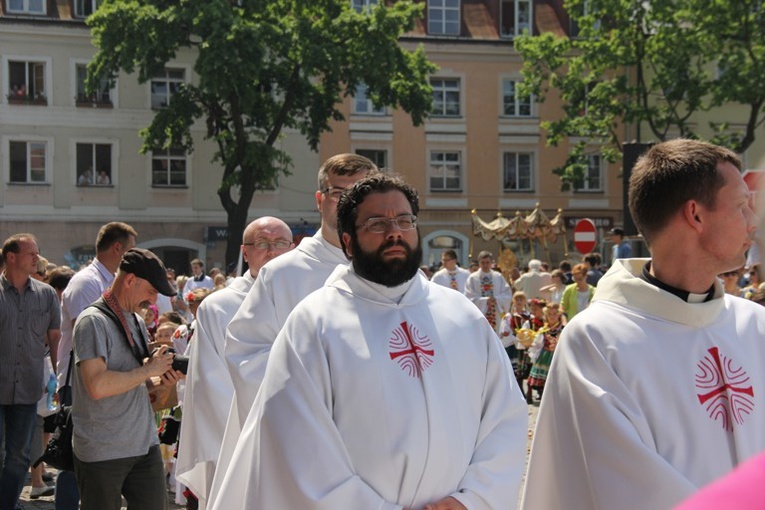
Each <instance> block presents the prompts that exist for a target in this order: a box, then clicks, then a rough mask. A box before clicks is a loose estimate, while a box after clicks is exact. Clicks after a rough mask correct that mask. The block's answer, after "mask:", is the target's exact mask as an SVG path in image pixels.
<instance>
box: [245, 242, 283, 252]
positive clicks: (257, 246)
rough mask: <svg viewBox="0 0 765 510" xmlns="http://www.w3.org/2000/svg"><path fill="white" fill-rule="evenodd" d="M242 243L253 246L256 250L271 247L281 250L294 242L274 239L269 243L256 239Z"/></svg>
mask: <svg viewBox="0 0 765 510" xmlns="http://www.w3.org/2000/svg"><path fill="white" fill-rule="evenodd" d="M242 244H244V245H245V246H252V247H253V248H255V249H256V250H268V249H271V250H274V251H279V250H286V249H287V248H289V247H290V245H291V244H292V243H291V242H289V241H274V242H272V243H269V242H268V241H255V242H252V243H242Z"/></svg>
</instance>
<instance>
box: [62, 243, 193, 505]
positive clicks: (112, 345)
mask: <svg viewBox="0 0 765 510" xmlns="http://www.w3.org/2000/svg"><path fill="white" fill-rule="evenodd" d="M159 293H161V294H163V295H165V296H173V295H175V293H176V292H175V289H174V288H173V287H172V286H171V285H170V282H169V281H168V280H167V272H166V270H165V266H164V265H163V264H162V261H161V260H159V258H157V256H156V255H154V254H153V253H152V252H150V251H148V250H144V249H141V248H132V249H130V250H128V251H127V252H126V253H125V255H124V256H123V257H122V261H121V262H120V265H119V269H118V270H117V276H116V277H115V278H114V282H113V283H112V286H111V287H110V288H109V289H107V290H106V292H104V294H103V296H102V297H101V298H100V299H98V300H97V301H96V302H95V303H94V304H93V305H92V306H91V307H89V308H87V309H85V310H84V311H83V312H82V313H81V314H80V315H79V317H78V318H77V322H76V323H75V326H74V362H75V365H74V371H73V374H72V375H73V384H72V389H73V392H74V393H73V407H72V417H73V421H74V436H73V446H74V454H75V461H74V469H75V475H76V477H77V485H78V486H79V489H80V497H81V509H82V510H91V509H92V510H96V509H97V510H111V509H114V510H119V508H120V507H121V497H120V496H121V495H122V496H125V499H126V500H127V502H128V507H130V508H141V509H143V510H164V509H166V508H167V496H166V486H165V476H164V468H163V463H162V457H161V455H160V451H159V442H158V440H157V431H156V426H155V424H154V412H153V411H152V407H151V404H150V401H149V390H150V389H154V388H159V389H160V390H162V389H164V388H171V387H172V386H173V385H174V384H175V383H176V382H177V381H178V380H179V379H180V378H181V377H182V374H181V373H180V372H178V371H176V370H173V369H172V367H171V365H172V361H173V355H172V354H171V353H169V352H167V348H166V347H164V346H163V347H161V348H160V349H159V350H157V351H156V352H154V353H153V354H152V353H150V352H149V351H148V339H149V336H148V332H147V331H146V325H145V324H144V322H143V320H142V319H141V318H140V316H139V315H138V314H137V313H136V312H138V311H140V310H141V309H142V308H145V307H147V306H149V304H151V303H154V302H155V301H156V299H157V294H159Z"/></svg>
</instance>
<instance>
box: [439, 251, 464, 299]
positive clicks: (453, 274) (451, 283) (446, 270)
mask: <svg viewBox="0 0 765 510" xmlns="http://www.w3.org/2000/svg"><path fill="white" fill-rule="evenodd" d="M441 263H442V264H443V265H444V267H442V268H441V269H439V270H438V271H436V274H434V275H433V278H431V281H432V282H433V283H436V284H438V285H442V286H444V287H449V288H450V289H454V290H456V291H457V292H459V293H460V294H464V293H465V283H466V282H467V279H468V276H470V271H468V270H467V269H462V268H461V267H460V266H458V265H457V253H456V252H455V251H454V250H445V251H444V252H443V253H442V254H441Z"/></svg>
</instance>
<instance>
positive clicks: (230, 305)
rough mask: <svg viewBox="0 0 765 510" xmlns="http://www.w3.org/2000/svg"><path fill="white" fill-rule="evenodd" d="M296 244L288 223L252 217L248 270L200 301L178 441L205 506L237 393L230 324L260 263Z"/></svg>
mask: <svg viewBox="0 0 765 510" xmlns="http://www.w3.org/2000/svg"><path fill="white" fill-rule="evenodd" d="M293 246H294V245H293V244H292V232H291V231H290V228H289V226H288V225H287V224H286V223H284V222H283V221H282V220H280V219H278V218H273V217H271V216H264V217H262V218H258V219H257V220H255V221H253V222H251V223H250V224H249V225H247V228H245V229H244V234H243V236H242V246H241V251H242V257H243V258H244V260H246V261H247V264H248V265H249V268H248V270H247V272H246V273H245V274H244V275H243V276H240V277H238V278H236V279H234V280H233V281H232V282H231V283H230V284H229V285H228V286H227V287H226V288H224V289H221V290H219V291H216V292H213V293H212V294H210V295H209V296H208V297H207V298H205V300H204V301H202V304H201V305H199V309H198V310H197V314H196V329H195V331H194V340H193V341H192V342H191V344H190V345H189V369H188V373H187V374H186V390H185V392H184V400H183V414H184V417H183V427H181V433H180V434H181V437H180V442H179V443H178V459H177V461H176V464H175V476H176V478H177V479H178V481H180V482H181V483H183V484H184V485H185V486H187V487H188V488H189V489H190V490H191V492H193V494H194V496H195V497H196V498H197V500H198V508H199V510H205V508H207V501H208V498H209V495H210V488H211V487H212V483H213V475H214V473H215V466H216V463H217V460H218V454H219V452H220V448H221V444H222V442H223V433H224V431H225V428H226V417H227V416H228V412H229V409H230V407H231V399H232V398H233V396H234V386H233V384H232V383H231V376H230V375H229V371H228V367H226V361H225V358H224V356H223V349H224V345H225V340H226V327H227V326H228V323H229V322H230V321H231V318H232V317H233V316H234V314H235V313H236V311H237V310H238V309H239V306H240V305H241V304H242V302H243V301H244V298H245V296H247V293H248V292H249V290H250V288H251V287H252V284H253V283H254V282H255V277H256V276H257V275H258V271H260V268H261V267H262V266H263V264H265V263H266V262H268V261H269V260H271V259H273V258H274V257H277V256H279V255H281V254H283V253H286V252H287V251H288V250H289V249H290V248H292V247H293Z"/></svg>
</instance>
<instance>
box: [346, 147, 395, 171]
mask: <svg viewBox="0 0 765 510" xmlns="http://www.w3.org/2000/svg"><path fill="white" fill-rule="evenodd" d="M354 152H355V153H356V154H358V155H359V156H364V157H365V158H369V159H370V160H371V161H372V162H373V163H374V164H376V165H377V166H378V167H379V168H380V170H384V169H386V168H389V167H390V159H389V158H390V151H389V150H388V149H381V148H379V147H356V148H355V149H354ZM362 152H367V153H370V152H375V153H380V154H382V155H383V159H385V162H384V164H382V165H380V164H379V162H378V161H375V159H376V158H370V157H369V156H368V155H366V154H362Z"/></svg>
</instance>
